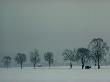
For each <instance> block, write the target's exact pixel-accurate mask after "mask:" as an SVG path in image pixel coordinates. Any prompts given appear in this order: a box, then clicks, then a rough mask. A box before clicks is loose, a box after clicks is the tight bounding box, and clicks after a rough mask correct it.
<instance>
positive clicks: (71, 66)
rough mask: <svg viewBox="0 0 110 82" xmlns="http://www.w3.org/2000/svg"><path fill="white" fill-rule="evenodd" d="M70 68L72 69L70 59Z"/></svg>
mask: <svg viewBox="0 0 110 82" xmlns="http://www.w3.org/2000/svg"><path fill="white" fill-rule="evenodd" d="M70 69H72V63H71V60H70Z"/></svg>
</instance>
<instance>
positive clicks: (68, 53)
mask: <svg viewBox="0 0 110 82" xmlns="http://www.w3.org/2000/svg"><path fill="white" fill-rule="evenodd" d="M62 55H63V57H64V60H66V61H69V65H70V68H72V62H73V61H75V58H74V57H75V56H74V55H75V52H74V51H72V50H70V49H65V50H64V52H63V53H62Z"/></svg>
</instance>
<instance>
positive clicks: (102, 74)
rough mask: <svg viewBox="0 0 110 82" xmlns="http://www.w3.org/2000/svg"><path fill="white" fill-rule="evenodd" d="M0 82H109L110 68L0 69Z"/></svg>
mask: <svg viewBox="0 0 110 82" xmlns="http://www.w3.org/2000/svg"><path fill="white" fill-rule="evenodd" d="M0 82H110V66H103V67H101V69H100V70H98V69H97V68H95V69H94V68H92V69H83V70H82V69H81V67H79V66H73V68H72V69H69V67H67V66H65V67H64V66H62V67H51V68H50V69H49V68H48V67H39V68H36V69H33V67H24V68H23V69H22V70H21V69H20V67H15V68H9V69H6V68H0Z"/></svg>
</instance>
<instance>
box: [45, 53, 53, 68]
mask: <svg viewBox="0 0 110 82" xmlns="http://www.w3.org/2000/svg"><path fill="white" fill-rule="evenodd" d="M44 59H45V61H47V62H48V64H49V67H50V65H51V64H53V60H54V59H53V53H52V52H47V53H45V54H44Z"/></svg>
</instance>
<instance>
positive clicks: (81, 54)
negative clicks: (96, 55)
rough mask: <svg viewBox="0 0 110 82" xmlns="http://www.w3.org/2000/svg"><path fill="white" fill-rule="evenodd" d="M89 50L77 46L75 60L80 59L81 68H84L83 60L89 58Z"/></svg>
mask: <svg viewBox="0 0 110 82" xmlns="http://www.w3.org/2000/svg"><path fill="white" fill-rule="evenodd" d="M89 53H90V52H89V50H88V49H86V48H78V50H77V55H76V60H81V63H82V69H83V68H84V64H85V61H87V60H88V58H89Z"/></svg>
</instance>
